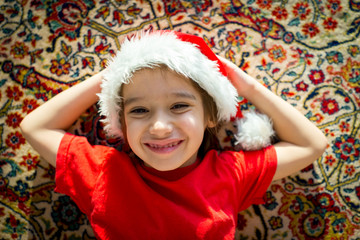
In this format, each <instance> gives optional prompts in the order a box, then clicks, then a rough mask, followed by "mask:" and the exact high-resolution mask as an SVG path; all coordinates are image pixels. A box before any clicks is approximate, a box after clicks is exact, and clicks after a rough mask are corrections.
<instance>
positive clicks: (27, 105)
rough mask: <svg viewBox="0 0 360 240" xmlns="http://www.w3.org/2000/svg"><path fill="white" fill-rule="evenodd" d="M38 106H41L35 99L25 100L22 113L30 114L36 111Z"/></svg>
mask: <svg viewBox="0 0 360 240" xmlns="http://www.w3.org/2000/svg"><path fill="white" fill-rule="evenodd" d="M38 106H39V104H38V103H37V101H36V100H34V99H25V100H24V104H23V106H22V111H23V112H24V113H27V114H29V113H30V112H32V111H33V110H35V109H36V108H37V107H38Z"/></svg>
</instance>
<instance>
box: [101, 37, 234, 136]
mask: <svg viewBox="0 0 360 240" xmlns="http://www.w3.org/2000/svg"><path fill="white" fill-rule="evenodd" d="M162 64H164V65H166V66H167V67H169V68H170V69H172V70H174V71H175V72H177V73H179V74H182V75H183V76H185V77H187V78H189V79H191V80H193V81H194V82H196V83H197V84H199V86H200V87H201V88H203V89H204V90H205V91H206V92H207V93H208V94H209V95H210V96H211V97H212V98H213V99H214V101H215V103H216V105H217V110H218V119H219V120H220V121H221V120H225V121H227V120H229V119H230V117H231V116H235V115H236V112H237V108H236V106H237V103H238V98H237V96H238V95H237V91H236V89H235V88H234V86H233V85H232V84H231V83H230V81H229V80H228V79H227V77H226V76H224V75H223V74H222V73H221V72H220V71H219V66H218V65H217V62H216V61H212V60H210V59H209V58H207V57H206V56H205V55H204V54H202V53H201V51H200V50H199V48H198V46H197V45H195V44H193V43H190V42H188V41H184V40H180V39H179V38H178V37H177V35H176V34H175V33H174V32H170V31H168V32H154V33H144V32H143V33H141V34H140V35H138V36H134V37H132V38H131V39H127V40H125V42H124V43H123V44H122V45H121V50H120V51H118V52H117V54H116V57H114V58H113V59H111V61H110V63H109V65H108V66H107V70H106V71H105V73H104V79H103V82H102V84H101V89H102V90H101V93H99V94H98V96H99V98H100V101H99V104H100V114H101V115H103V116H105V119H104V120H103V121H104V123H105V124H106V125H105V131H106V132H107V133H108V134H109V135H111V136H122V132H121V124H120V119H119V111H120V102H121V98H120V96H119V90H120V87H121V85H122V84H128V83H129V82H130V80H131V78H132V76H133V74H134V73H135V72H136V71H138V70H140V69H143V68H149V67H150V68H153V67H156V66H159V65H162Z"/></svg>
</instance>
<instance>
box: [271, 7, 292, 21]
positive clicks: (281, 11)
mask: <svg viewBox="0 0 360 240" xmlns="http://www.w3.org/2000/svg"><path fill="white" fill-rule="evenodd" d="M272 15H273V16H275V18H276V19H277V20H282V19H286V18H287V17H288V12H287V11H286V8H283V7H280V6H278V7H276V8H275V9H274V10H273V11H272Z"/></svg>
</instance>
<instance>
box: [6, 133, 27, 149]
mask: <svg viewBox="0 0 360 240" xmlns="http://www.w3.org/2000/svg"><path fill="white" fill-rule="evenodd" d="M5 142H6V145H7V146H8V147H10V148H12V149H13V150H16V149H19V148H20V145H22V144H25V138H24V137H23V136H22V135H21V133H20V132H15V133H10V134H9V135H8V136H7V138H6V140H5Z"/></svg>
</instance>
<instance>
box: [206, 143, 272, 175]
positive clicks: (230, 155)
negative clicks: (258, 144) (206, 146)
mask: <svg viewBox="0 0 360 240" xmlns="http://www.w3.org/2000/svg"><path fill="white" fill-rule="evenodd" d="M205 158H211V159H212V160H213V161H216V164H217V165H219V164H221V165H228V166H230V167H235V168H237V169H242V170H245V169H253V168H274V167H276V165H277V157H276V151H275V148H274V147H273V146H269V147H266V148H263V149H260V150H256V151H220V152H218V151H215V150H210V151H209V152H208V153H207V154H206V155H205Z"/></svg>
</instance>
